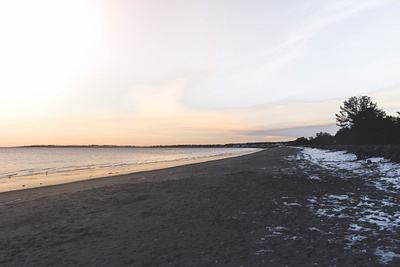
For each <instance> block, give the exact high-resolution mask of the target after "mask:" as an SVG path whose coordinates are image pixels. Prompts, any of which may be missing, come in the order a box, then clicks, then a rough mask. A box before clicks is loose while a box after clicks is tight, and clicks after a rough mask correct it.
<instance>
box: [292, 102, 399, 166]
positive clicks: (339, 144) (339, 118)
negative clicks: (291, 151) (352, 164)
mask: <svg viewBox="0 0 400 267" xmlns="http://www.w3.org/2000/svg"><path fill="white" fill-rule="evenodd" d="M397 113H398V114H399V115H400V112H397ZM335 115H336V125H337V126H339V127H340V129H339V130H338V131H337V132H336V134H335V135H331V134H329V133H325V132H320V133H317V134H316V136H315V137H309V138H305V137H300V138H297V139H296V140H294V141H292V142H289V144H290V145H296V146H314V147H315V146H317V147H318V146H319V147H328V148H332V149H340V150H343V149H346V150H348V151H350V152H353V153H355V154H357V155H358V156H359V158H363V157H365V156H382V157H385V158H389V159H392V160H393V161H400V116H390V115H386V112H385V111H383V110H382V109H380V108H378V106H377V103H374V102H372V101H371V99H370V97H368V96H353V97H350V98H349V99H348V100H346V101H344V103H343V106H340V111H339V113H338V114H335Z"/></svg>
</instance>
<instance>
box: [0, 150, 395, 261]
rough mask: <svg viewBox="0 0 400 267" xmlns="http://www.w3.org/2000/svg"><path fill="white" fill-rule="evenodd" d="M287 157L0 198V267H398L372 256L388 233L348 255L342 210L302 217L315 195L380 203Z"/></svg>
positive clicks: (266, 155)
mask: <svg viewBox="0 0 400 267" xmlns="http://www.w3.org/2000/svg"><path fill="white" fill-rule="evenodd" d="M297 152H298V149H296V148H279V147H278V148H270V149H266V150H264V151H260V152H257V153H253V154H248V155H244V156H240V157H234V158H228V159H221V160H216V161H210V162H204V163H196V164H188V165H184V166H177V167H172V168H167V169H161V170H154V171H146V172H137V173H133V174H126V175H119V176H114V177H106V178H99V179H92V180H87V181H80V182H74V183H68V184H63V185H56V186H48V187H39V188H33V189H26V190H19V191H12V192H5V193H0V218H1V219H0V229H1V231H0V265H1V266H238V267H239V266H313V265H322V266H335V265H336V266H381V265H385V264H387V265H391V266H398V265H399V264H400V260H399V258H396V257H393V258H392V260H391V261H387V262H384V261H382V259H381V258H380V257H379V256H378V255H377V253H376V250H377V248H382V247H390V246H391V247H394V246H395V245H396V244H393V242H392V241H391V240H399V239H400V235H399V233H398V231H397V230H396V231H386V230H380V229H379V227H377V229H375V231H371V233H370V236H367V237H365V239H363V242H358V243H354V244H356V245H349V240H348V236H349V229H351V225H352V223H354V221H353V220H352V217H351V216H350V215H351V211H350V210H348V211H343V210H342V211H338V213H337V216H325V217H324V216H318V215H317V214H316V213H315V212H313V210H318V208H319V205H320V206H321V207H322V205H324V204H326V203H323V201H320V200H323V199H325V198H324V196H326V195H335V196H343V195H357V196H366V195H368V197H369V198H373V197H375V198H377V199H379V198H380V197H381V195H380V194H382V193H381V192H375V191H373V189H372V187H371V186H370V185H369V184H367V183H365V181H364V180H362V179H361V178H360V179H359V178H352V179H341V178H340V177H338V176H337V174H336V173H334V172H330V173H327V172H323V171H322V170H319V169H318V168H315V169H314V171H315V173H319V175H320V177H323V179H309V178H310V177H309V174H307V173H305V172H304V170H302V169H301V168H297V166H296V165H294V161H290V160H287V157H288V156H292V155H295V154H296V153H297ZM296 170H297V171H296ZM390 197H391V199H392V200H393V201H395V202H399V199H400V197H399V196H398V195H396V194H393V195H391V196H390ZM310 199H311V200H315V203H313V206H312V208H310ZM358 204H359V203H354V205H358ZM372 208H373V207H372ZM376 208H377V209H379V208H380V207H376ZM386 208H387V209H393V210H395V209H396V207H386ZM389 212H390V211H389ZM340 214H346V215H349V217H343V216H339V215H340ZM353 215H354V216H356V214H353ZM373 230H374V229H373ZM386 237H387V238H386ZM388 237H390V238H388ZM385 238H386V239H385ZM391 242H392V243H391ZM394 249H395V250H396V251H397V250H398V249H397V248H394ZM398 253H400V251H399V252H398Z"/></svg>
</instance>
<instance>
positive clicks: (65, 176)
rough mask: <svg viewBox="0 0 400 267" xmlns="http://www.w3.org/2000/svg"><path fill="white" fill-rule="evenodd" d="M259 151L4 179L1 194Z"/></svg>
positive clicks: (0, 184) (0, 186)
mask: <svg viewBox="0 0 400 267" xmlns="http://www.w3.org/2000/svg"><path fill="white" fill-rule="evenodd" d="M259 151H262V150H259ZM259 151H253V152H248V153H240V154H232V155H223V156H209V157H200V158H193V159H181V160H172V161H163V162H155V163H142V164H137V165H130V166H129V165H125V166H118V167H107V168H102V169H86V170H77V171H71V172H64V173H52V174H48V175H45V174H39V175H30V176H22V177H11V178H2V179H0V194H1V193H5V192H10V191H17V190H27V189H32V188H40V187H46V186H56V185H62V184H68V183H74V182H79V181H85V180H92V179H102V178H111V177H115V176H119V175H127V174H131V173H137V172H146V171H153V170H160V169H166V168H172V167H178V166H184V165H190V164H196V163H203V162H208V161H215V160H221V159H225V158H232V157H240V156H243V155H247V154H252V153H257V152H259Z"/></svg>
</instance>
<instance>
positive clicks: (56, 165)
mask: <svg viewBox="0 0 400 267" xmlns="http://www.w3.org/2000/svg"><path fill="white" fill-rule="evenodd" d="M257 150H259V149H254V148H127V147H15V148H0V179H4V178H14V177H28V178H29V176H35V175H47V174H49V175H50V174H60V175H62V174H71V173H74V172H78V171H82V170H100V169H107V168H118V167H121V168H123V167H125V166H126V167H129V166H135V165H142V164H151V163H160V162H170V161H182V160H187V159H198V158H207V157H212V156H229V155H235V154H242V153H250V152H255V151H257Z"/></svg>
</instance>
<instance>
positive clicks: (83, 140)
mask: <svg viewBox="0 0 400 267" xmlns="http://www.w3.org/2000/svg"><path fill="white" fill-rule="evenodd" d="M399 14H400V1H396V0H394V1H390V0H373V1H368V0H360V1H351V0H346V1H339V0H337V1H322V0H313V1H311V0H302V1H292V0H276V1H271V0H263V1H262V0H252V1H246V0H243V1H239V0H230V1H224V0H218V1H216V0H212V1H208V0H197V1H194V0H172V1H168V0H165V1H161V0H158V1H152V0H140V1H139V0H137V1H134V0H129V1H128V0H126V1H122V0H109V1H106V0H104V1H101V0H99V1H95V0H93V1H84V0H83V1H75V0H67V1H53V0H48V1H42V0H35V1H30V0H27V1H20V0H13V1H7V0H4V1H3V0H0V32H1V42H0V73H1V74H0V90H1V95H0V125H1V131H0V146H14V145H29V144H119V145H123V144H127V145H150V144H177V143H184V144H190V143H200V144H205V143H229V142H250V141H280V140H292V139H295V138H297V137H300V136H306V137H308V136H314V135H315V133H316V132H319V131H327V132H330V133H332V134H334V133H335V132H336V130H337V127H336V126H335V113H337V112H338V111H339V106H340V105H341V104H342V103H343V101H344V100H346V99H347V98H348V97H350V96H353V95H369V96H371V98H372V100H373V101H374V102H378V106H379V107H381V108H383V109H384V110H385V111H386V112H387V113H389V114H393V115H394V114H395V112H396V111H400V75H399V71H400V30H399V29H400V15H399Z"/></svg>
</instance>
